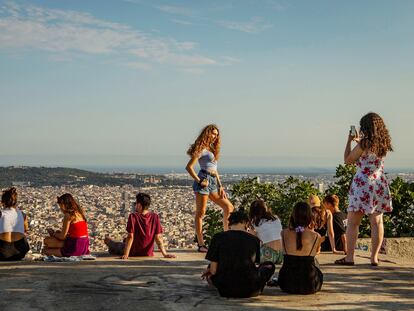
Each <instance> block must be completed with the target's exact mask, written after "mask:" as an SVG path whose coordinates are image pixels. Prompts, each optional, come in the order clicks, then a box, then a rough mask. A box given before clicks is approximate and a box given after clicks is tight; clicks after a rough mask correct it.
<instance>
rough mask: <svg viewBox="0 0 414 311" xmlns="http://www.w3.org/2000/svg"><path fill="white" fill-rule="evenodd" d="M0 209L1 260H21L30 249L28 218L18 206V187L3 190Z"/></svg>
mask: <svg viewBox="0 0 414 311" xmlns="http://www.w3.org/2000/svg"><path fill="white" fill-rule="evenodd" d="M1 204H2V207H3V208H2V209H1V211H0V261H6V260H21V259H23V258H24V256H25V255H26V253H27V252H28V251H29V244H28V243H27V240H26V235H25V233H26V231H27V218H26V216H25V215H24V214H23V213H22V211H21V210H20V209H19V208H18V207H17V191H16V188H10V189H7V190H5V191H3V194H2V196H1Z"/></svg>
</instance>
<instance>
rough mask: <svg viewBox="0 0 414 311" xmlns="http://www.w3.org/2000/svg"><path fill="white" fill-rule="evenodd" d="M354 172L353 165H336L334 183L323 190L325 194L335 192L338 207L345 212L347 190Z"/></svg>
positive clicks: (354, 167)
mask: <svg viewBox="0 0 414 311" xmlns="http://www.w3.org/2000/svg"><path fill="white" fill-rule="evenodd" d="M355 172H356V166H355V165H342V164H340V165H338V166H337V167H336V172H335V183H334V184H333V185H331V186H330V187H329V188H328V189H327V190H326V191H325V195H330V194H336V195H337V196H338V198H339V207H340V209H341V210H343V211H345V212H346V209H347V208H348V192H349V188H350V187H351V183H352V179H353V177H354V175H355Z"/></svg>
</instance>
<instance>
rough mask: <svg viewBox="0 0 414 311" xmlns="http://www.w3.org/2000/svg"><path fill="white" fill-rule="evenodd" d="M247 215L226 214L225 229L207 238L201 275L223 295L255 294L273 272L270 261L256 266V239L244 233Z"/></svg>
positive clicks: (247, 295) (236, 296) (240, 296)
mask: <svg viewBox="0 0 414 311" xmlns="http://www.w3.org/2000/svg"><path fill="white" fill-rule="evenodd" d="M248 224H249V218H248V216H247V214H246V213H245V212H244V211H241V210H238V211H236V212H233V213H231V214H230V217H229V230H228V231H225V232H221V233H217V234H216V235H215V236H214V237H213V239H212V240H211V243H210V247H209V249H208V252H207V255H206V259H207V260H209V261H210V262H211V263H210V265H209V266H208V267H207V270H206V271H205V272H204V273H203V275H202V277H203V278H205V279H207V281H208V282H209V283H210V284H212V285H214V286H215V287H216V288H217V289H218V292H219V294H220V296H223V297H235V298H247V297H254V296H258V295H259V294H260V293H261V292H262V291H263V288H264V286H265V285H266V282H267V281H268V280H269V279H270V278H271V276H272V275H273V273H274V271H275V265H274V264H273V263H272V262H264V263H262V264H260V265H257V264H259V263H260V240H259V239H258V238H257V237H255V236H253V235H251V234H250V233H248V232H247V230H248Z"/></svg>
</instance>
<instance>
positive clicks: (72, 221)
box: [43, 193, 89, 257]
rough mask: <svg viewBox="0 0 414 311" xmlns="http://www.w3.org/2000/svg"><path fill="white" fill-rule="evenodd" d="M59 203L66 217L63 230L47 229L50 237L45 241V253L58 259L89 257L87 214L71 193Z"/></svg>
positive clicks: (61, 197) (58, 201)
mask: <svg viewBox="0 0 414 311" xmlns="http://www.w3.org/2000/svg"><path fill="white" fill-rule="evenodd" d="M57 203H58V205H59V207H60V209H61V211H62V213H63V215H64V217H63V224H62V230H61V231H54V230H53V229H51V228H48V229H47V231H48V232H49V235H50V236H48V237H46V238H45V240H44V245H45V247H44V249H43V253H44V254H45V255H54V256H58V257H70V256H82V255H88V254H89V237H88V224H87V222H86V217H85V212H84V211H83V209H82V208H81V207H80V206H79V204H78V203H77V202H76V201H75V199H74V198H73V197H72V195H71V194H69V193H65V194H64V195H62V196H60V197H58V198H57Z"/></svg>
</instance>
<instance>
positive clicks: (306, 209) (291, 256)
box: [278, 202, 323, 295]
mask: <svg viewBox="0 0 414 311" xmlns="http://www.w3.org/2000/svg"><path fill="white" fill-rule="evenodd" d="M311 222H312V210H311V208H310V206H309V205H308V204H307V203H306V202H299V203H296V205H295V207H294V208H293V212H292V215H291V216H290V222H289V229H284V230H283V231H282V245H283V251H284V254H285V255H284V259H283V266H282V268H281V269H280V271H279V279H278V283H279V286H280V288H281V290H282V291H284V292H287V293H290V294H302V295H306V294H314V293H316V292H318V291H319V290H320V289H321V287H322V283H323V274H322V272H321V270H320V269H319V264H318V261H317V260H316V259H315V255H316V252H317V250H318V248H319V246H320V244H321V236H320V235H319V233H316V232H314V231H313V230H312V229H310V225H311Z"/></svg>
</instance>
